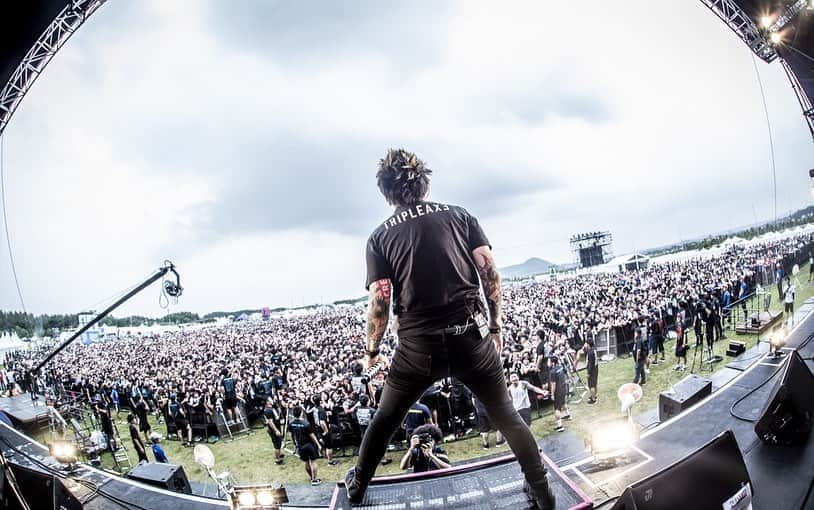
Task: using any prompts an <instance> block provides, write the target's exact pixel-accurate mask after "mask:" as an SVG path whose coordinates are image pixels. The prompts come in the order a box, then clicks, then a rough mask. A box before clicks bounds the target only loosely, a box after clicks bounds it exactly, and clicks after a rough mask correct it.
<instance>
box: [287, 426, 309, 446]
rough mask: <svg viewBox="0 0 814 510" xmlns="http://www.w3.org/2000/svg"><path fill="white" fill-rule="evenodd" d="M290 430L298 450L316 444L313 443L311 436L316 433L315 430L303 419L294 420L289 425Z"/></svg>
mask: <svg viewBox="0 0 814 510" xmlns="http://www.w3.org/2000/svg"><path fill="white" fill-rule="evenodd" d="M288 429H289V430H290V431H291V437H293V438H294V444H296V445H297V447H298V448H302V447H303V446H305V445H309V444H314V442H313V441H311V434H313V433H314V429H313V427H311V424H310V423H308V422H307V421H305V420H303V419H296V420H293V421H292V422H291V423H290V424H289V425H288Z"/></svg>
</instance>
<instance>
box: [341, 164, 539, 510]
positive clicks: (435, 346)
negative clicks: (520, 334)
mask: <svg viewBox="0 0 814 510" xmlns="http://www.w3.org/2000/svg"><path fill="white" fill-rule="evenodd" d="M430 174H431V171H430V170H429V169H428V168H426V167H425V166H424V162H423V161H421V160H420V159H419V158H418V157H417V156H416V155H415V154H412V153H409V152H407V151H404V150H401V149H400V150H389V151H388V152H387V154H386V155H385V157H384V158H383V159H382V160H381V161H380V162H379V170H378V172H377V174H376V179H377V181H378V187H379V190H380V191H381V192H382V194H383V195H384V197H385V198H386V199H387V201H388V202H389V203H390V204H391V205H393V206H394V207H395V208H396V209H395V211H394V212H393V214H392V216H390V217H389V218H387V219H386V220H385V221H384V222H383V223H382V224H381V225H380V226H379V227H378V228H376V230H374V231H373V233H372V234H371V236H370V238H369V240H368V243H367V247H366V262H367V281H366V284H367V285H366V286H367V288H368V290H369V291H370V299H369V302H368V314H367V355H366V357H365V364H366V365H367V366H372V365H374V364H376V363H378V362H379V358H380V356H379V345H380V343H381V340H382V337H383V336H384V333H385V331H386V329H387V324H388V320H389V317H390V300H391V296H392V298H393V312H394V314H395V315H397V316H398V318H399V321H398V338H399V345H398V347H397V349H396V351H395V353H394V355H393V360H392V364H391V366H390V372H389V375H388V377H387V380H386V382H385V387H384V391H383V392H382V396H381V400H380V402H379V410H378V411H377V413H376V416H375V417H374V418H373V420H372V421H371V423H370V426H369V427H368V429H367V433H366V434H365V437H364V439H363V440H362V445H361V447H360V448H359V457H358V459H357V462H356V466H355V467H354V468H351V469H350V471H348V474H347V475H346V477H345V484H346V489H347V493H348V499H349V500H350V502H351V503H360V502H361V501H362V499H363V498H364V494H365V491H366V490H367V486H368V483H369V482H370V479H371V478H372V477H373V475H374V472H375V470H376V466H377V465H378V463H379V461H380V460H381V458H382V456H383V455H384V452H385V450H386V448H387V444H388V442H389V440H390V437H391V436H392V435H393V432H394V431H395V430H396V428H397V427H398V426H399V425H400V424H401V422H402V420H403V419H404V415H405V414H406V413H407V410H408V409H409V408H410V406H411V405H412V404H413V403H414V402H415V401H416V400H418V399H419V397H420V396H421V395H422V393H423V392H424V390H425V389H426V388H427V387H429V386H430V385H431V384H432V383H433V382H435V381H437V380H438V379H441V378H443V377H447V376H450V375H452V376H455V377H457V378H458V379H460V381H461V382H462V383H464V384H465V385H466V386H468V387H469V389H470V390H472V392H473V393H474V394H475V396H477V397H478V398H479V399H480V400H481V401H482V402H483V403H484V405H485V407H486V409H487V410H488V412H489V417H490V418H491V419H492V422H493V424H494V425H495V426H496V427H497V429H498V430H500V431H501V432H502V433H503V435H504V436H505V437H506V439H507V441H508V443H509V446H510V447H511V449H512V451H513V452H514V453H515V455H516V456H517V459H518V461H519V463H520V466H521V468H522V470H523V473H524V474H525V477H526V483H527V486H528V488H529V489H530V491H529V494H530V496H531V497H532V498H534V500H535V501H536V503H537V504H538V505H539V506H540V507H541V508H542V509H544V510H548V509H553V508H554V495H553V494H552V492H551V489H550V488H549V485H548V479H547V478H546V469H545V467H544V466H543V463H542V461H541V459H540V453H539V451H538V450H537V444H536V442H535V441H534V437H533V436H532V434H531V431H530V430H529V428H528V427H527V426H526V424H525V423H524V422H523V419H522V418H521V417H520V415H519V414H518V413H517V411H516V410H515V408H514V405H513V404H512V400H511V398H510V397H509V393H508V392H507V391H506V379H505V377H504V375H503V367H502V365H501V362H500V356H499V353H500V351H501V349H502V339H501V336H500V333H501V332H500V328H501V325H502V318H501V294H500V277H499V276H498V273H497V265H496V264H495V261H494V258H493V257H492V253H491V248H490V246H489V241H488V240H487V238H486V235H485V234H484V232H483V230H482V229H481V227H480V225H479V224H478V220H477V219H476V218H475V217H474V216H472V215H470V214H469V213H468V212H467V211H466V210H465V209H463V208H461V207H457V206H452V205H447V204H442V203H437V202H427V201H425V200H424V198H425V196H426V195H427V191H428V189H429V175H430ZM478 277H480V281H479V278H478ZM481 286H482V287H483V291H484V295H485V297H486V302H487V305H488V309H489V314H488V315H489V318H488V320H487V318H486V314H485V310H484V307H483V302H482V300H481V299H480V295H479V292H480V288H481Z"/></svg>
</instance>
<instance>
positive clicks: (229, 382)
mask: <svg viewBox="0 0 814 510" xmlns="http://www.w3.org/2000/svg"><path fill="white" fill-rule="evenodd" d="M221 384H223V392H224V394H225V395H226V397H227V398H236V397H237V393H235V380H234V379H232V378H231V377H224V378H223V381H221Z"/></svg>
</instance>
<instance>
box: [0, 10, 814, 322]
mask: <svg viewBox="0 0 814 510" xmlns="http://www.w3.org/2000/svg"><path fill="white" fill-rule="evenodd" d="M621 5H622V4H620V3H619V2H599V1H595V2H588V3H586V2H548V1H546V2H540V1H528V2H520V1H510V2H503V3H501V4H500V7H499V8H498V7H496V4H494V3H492V2H475V1H469V0H465V1H460V2H452V1H449V2H430V1H409V2H407V1H405V2H373V1H364V2H363V1H359V2H349V3H346V2H342V3H340V2H329V1H322V2H317V1H311V0H304V1H298V2H291V1H286V2H282V1H273V0H242V1H241V2H225V1H197V0H196V1H191V0H190V1H180V0H179V1H173V2H164V1H160V0H153V1H147V0H145V1H140V2H112V1H111V2H107V4H105V5H104V6H102V7H101V8H100V9H99V10H98V11H97V13H96V14H94V15H93V17H92V18H91V19H90V20H89V21H88V22H87V23H86V24H85V25H84V26H83V27H82V28H81V29H80V30H79V31H78V32H77V33H76V34H75V35H74V36H73V38H72V39H71V40H70V41H68V43H67V44H66V45H65V47H63V49H62V50H61V51H60V52H59V53H58V54H57V56H56V57H55V58H54V59H53V61H52V62H51V63H50V65H49V66H48V68H47V69H46V70H45V72H44V73H43V74H42V76H41V77H40V78H39V80H38V81H37V82H36V84H35V85H34V86H33V88H32V89H31V91H30V92H29V93H28V95H27V97H26V98H25V100H24V101H23V103H22V104H21V106H20V108H19V109H18V110H17V113H16V114H15V116H14V117H13V118H12V120H11V123H10V124H9V126H8V128H7V129H6V131H5V134H4V138H5V139H4V141H3V142H4V154H3V158H4V165H5V166H4V173H5V186H6V199H7V210H8V223H9V231H10V237H11V242H12V249H13V252H14V255H15V262H16V266H17V273H18V276H19V280H20V285H21V289H22V294H23V298H24V300H25V305H26V308H27V310H28V311H31V312H34V313H76V312H80V311H83V310H86V309H92V308H96V309H98V307H99V306H101V304H103V303H104V301H103V300H104V299H105V298H107V297H109V296H111V295H114V294H115V293H117V292H119V291H121V290H122V289H125V288H127V287H130V286H132V285H134V284H136V283H138V282H139V281H140V280H141V279H143V278H144V277H145V276H147V275H148V274H150V273H151V272H152V271H153V270H154V269H156V268H157V267H159V266H160V265H161V264H162V262H163V261H164V260H165V259H170V260H172V261H173V262H175V264H176V265H177V266H178V269H179V272H180V273H181V276H182V284H183V285H184V287H185V294H184V296H183V297H182V298H181V300H180V302H179V303H178V304H177V305H174V306H171V307H170V308H169V309H163V308H161V307H160V306H159V299H158V295H159V287H158V286H157V285H155V286H153V287H151V288H149V289H147V290H146V291H144V293H142V294H141V295H140V296H139V297H138V298H136V299H134V300H133V301H131V302H130V303H128V304H127V305H125V306H123V307H122V308H121V309H119V310H118V311H117V312H116V313H115V315H118V316H122V315H129V314H136V313H138V314H145V315H149V316H160V315H163V314H164V313H167V312H168V311H170V312H172V311H182V310H184V311H187V310H188V311H194V312H198V313H206V312H209V311H215V310H235V309H240V308H260V307H264V306H269V307H276V306H299V305H303V304H309V303H315V302H331V301H333V300H337V299H342V298H348V297H359V296H362V295H364V293H365V291H364V286H363V284H364V272H365V268H364V245H365V240H366V238H367V236H368V235H369V234H370V232H371V231H372V229H373V228H374V227H375V226H376V225H377V224H378V223H379V222H381V221H382V220H383V219H384V218H385V217H386V216H387V215H388V213H389V211H390V209H389V207H388V206H387V204H386V203H385V202H384V200H383V198H382V197H381V195H380V194H379V192H378V190H377V188H376V183H375V172H376V166H377V163H378V160H379V159H380V158H381V157H382V156H383V155H384V153H385V151H386V150H387V148H389V147H404V148H406V149H408V150H411V151H415V152H416V153H417V154H418V155H419V156H420V157H422V158H423V159H424V161H425V162H426V164H427V166H428V167H429V168H431V169H433V171H434V173H433V176H432V182H431V190H430V199H432V200H437V201H441V202H446V203H451V204H457V205H461V206H463V207H465V208H467V209H468V210H469V211H470V212H471V213H472V214H474V215H475V216H477V217H478V218H479V221H480V223H481V225H482V226H483V227H484V230H485V231H486V233H487V235H488V236H489V238H490V241H491V243H492V245H493V247H494V253H495V257H496V260H497V262H498V265H500V266H506V265H510V264H516V263H520V262H522V261H524V260H526V259H528V258H530V257H541V258H544V259H546V260H550V261H553V262H558V263H564V262H570V261H572V254H571V253H570V249H569V244H568V238H569V237H570V236H571V235H572V234H575V233H579V232H585V231H593V230H600V229H601V230H605V229H607V230H610V231H611V232H612V233H613V237H614V251H615V253H616V254H621V253H628V252H631V251H634V250H636V249H644V248H647V247H653V246H658V245H663V244H667V243H672V242H676V241H679V240H681V239H687V238H692V237H697V236H700V235H704V234H706V233H711V232H717V231H721V230H727V229H731V228H734V227H739V226H744V225H749V224H752V223H754V222H755V221H756V220H757V221H761V220H767V219H770V218H772V216H773V200H772V171H771V161H770V152H769V140H768V135H767V125H766V118H765V115H764V111H763V104H762V101H761V96H760V89H759V85H758V81H757V78H756V74H755V68H754V65H755V64H754V63H753V59H752V57H751V53H750V52H749V51H748V49H747V48H746V47H745V46H744V45H743V43H742V42H740V40H738V39H737V38H736V37H735V35H734V34H733V33H732V32H731V31H729V29H728V28H726V27H725V26H724V25H723V23H722V22H721V21H720V20H719V19H718V18H717V17H715V16H714V15H713V14H712V13H711V12H710V11H709V10H708V9H707V8H706V7H704V6H703V4H701V2H697V1H696V2H692V1H687V2H651V1H647V0H631V1H629V2H624V7H623V8H622V7H620V6H621ZM757 68H758V70H759V72H760V76H761V78H762V81H763V86H764V88H765V92H766V99H767V108H768V112H769V117H770V121H771V128H772V132H773V134H774V146H775V156H776V168H777V196H778V205H777V208H778V211H779V212H781V213H782V212H786V211H791V210H795V209H797V208H800V207H805V206H808V205H810V203H811V200H812V199H811V193H810V191H809V190H810V183H809V177H808V175H807V170H808V169H809V168H811V167H814V162H812V154H814V145H812V140H811V137H810V135H809V133H808V130H807V129H806V126H805V122H804V120H803V117H802V115H801V113H800V108H799V106H798V104H797V101H796V98H795V96H794V94H793V92H792V90H791V88H790V86H789V84H788V81H787V79H786V77H785V75H784V74H783V72H782V69H781V67H780V66H779V64H778V63H774V64H772V65H768V64H765V63H763V62H760V61H758V62H757ZM2 241H3V244H2V245H0V246H2V247H3V250H2V251H0V309H18V310H19V309H21V305H20V301H19V298H18V297H17V292H16V289H15V287H14V281H13V277H12V272H11V269H10V264H9V258H8V254H7V252H6V250H5V239H3V240H2ZM100 302H101V304H100Z"/></svg>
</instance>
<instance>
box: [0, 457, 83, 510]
mask: <svg viewBox="0 0 814 510" xmlns="http://www.w3.org/2000/svg"><path fill="white" fill-rule="evenodd" d="M11 469H12V471H13V473H14V477H15V479H16V480H17V485H18V487H19V489H20V493H21V495H22V497H23V499H24V500H25V502H26V504H27V505H28V507H29V508H31V509H34V508H54V509H56V510H81V509H82V504H81V503H80V502H79V500H78V499H77V498H76V495H75V494H74V493H73V492H72V491H70V490H68V488H67V487H66V486H65V482H64V481H63V480H60V479H59V478H58V477H56V476H54V475H51V474H49V473H45V472H43V471H40V470H37V469H28V468H24V467H22V466H19V465H14V466H13V467H12V468H11ZM2 479H3V485H2V492H0V498H2V503H3V504H2V507H3V508H4V509H9V510H18V509H19V510H22V509H23V506H22V505H21V504H20V501H19V500H18V499H17V496H16V495H15V493H14V491H13V490H11V487H10V485H9V482H8V477H7V474H6V472H5V470H3V476H2ZM83 491H84V492H88V491H86V490H85V489H84V488H81V490H80V491H79V492H83Z"/></svg>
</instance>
